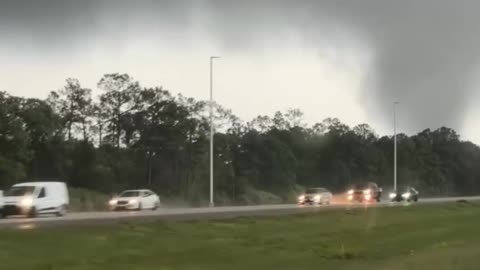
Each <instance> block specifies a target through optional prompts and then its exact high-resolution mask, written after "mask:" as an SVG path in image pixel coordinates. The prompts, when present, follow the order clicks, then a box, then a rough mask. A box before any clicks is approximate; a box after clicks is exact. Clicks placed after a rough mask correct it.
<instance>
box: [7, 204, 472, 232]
mask: <svg viewBox="0 0 480 270" xmlns="http://www.w3.org/2000/svg"><path fill="white" fill-rule="evenodd" d="M462 200H463V201H480V196H475V197H447V198H421V199H420V201H419V202H417V203H406V202H401V203H392V202H380V203H368V204H365V203H346V202H343V201H342V200H338V199H337V200H335V199H334V201H333V202H332V204H330V205H320V206H301V205H296V204H278V205H254V206H222V207H200V208H168V207H161V208H160V209H157V210H155V211H152V210H143V211H132V212H78V213H68V214H67V215H66V216H64V217H54V216H43V217H42V216H41V217H37V218H24V217H9V218H6V219H0V229H34V228H40V227H52V226H74V227H76V226H89V225H104V224H114V223H132V222H155V221H188V220H202V219H203V220H205V219H228V218H235V217H251V216H275V215H288V214H298V213H309V212H312V213H313V212H319V211H325V210H329V209H332V210H333V209H337V210H347V209H352V208H371V207H400V206H403V207H407V206H412V205H416V204H434V203H446V202H457V201H462Z"/></svg>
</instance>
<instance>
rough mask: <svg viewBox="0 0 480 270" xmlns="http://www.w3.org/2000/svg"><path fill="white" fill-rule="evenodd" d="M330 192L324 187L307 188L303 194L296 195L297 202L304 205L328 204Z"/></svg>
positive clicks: (330, 198) (330, 196) (330, 197)
mask: <svg viewBox="0 0 480 270" xmlns="http://www.w3.org/2000/svg"><path fill="white" fill-rule="evenodd" d="M332 197H333V195H332V193H331V192H330V191H329V190H328V189H325V188H309V189H307V190H306V191H305V193H304V194H302V195H300V196H299V197H298V204H301V205H305V204H311V205H319V204H330V201H331V200H332Z"/></svg>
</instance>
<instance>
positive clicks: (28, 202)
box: [20, 197, 33, 207]
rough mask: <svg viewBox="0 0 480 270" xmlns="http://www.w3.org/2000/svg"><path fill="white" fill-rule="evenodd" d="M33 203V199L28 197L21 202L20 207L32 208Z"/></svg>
mask: <svg viewBox="0 0 480 270" xmlns="http://www.w3.org/2000/svg"><path fill="white" fill-rule="evenodd" d="M32 203H33V199H32V197H26V198H23V199H22V200H21V201H20V205H22V206H24V207H30V206H32Z"/></svg>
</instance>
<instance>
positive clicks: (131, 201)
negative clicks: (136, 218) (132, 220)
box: [128, 199, 137, 204]
mask: <svg viewBox="0 0 480 270" xmlns="http://www.w3.org/2000/svg"><path fill="white" fill-rule="evenodd" d="M136 203H137V200H135V199H132V200H129V201H128V204H136Z"/></svg>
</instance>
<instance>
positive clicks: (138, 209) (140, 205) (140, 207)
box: [137, 203, 143, 211]
mask: <svg viewBox="0 0 480 270" xmlns="http://www.w3.org/2000/svg"><path fill="white" fill-rule="evenodd" d="M142 209H143V207H142V203H138V208H137V211H141V210H142Z"/></svg>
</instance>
